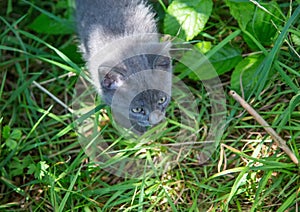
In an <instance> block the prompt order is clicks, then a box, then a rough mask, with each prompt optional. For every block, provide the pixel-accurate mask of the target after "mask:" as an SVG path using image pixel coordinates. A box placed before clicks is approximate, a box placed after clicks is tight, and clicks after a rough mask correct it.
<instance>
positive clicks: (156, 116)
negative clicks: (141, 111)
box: [149, 110, 165, 125]
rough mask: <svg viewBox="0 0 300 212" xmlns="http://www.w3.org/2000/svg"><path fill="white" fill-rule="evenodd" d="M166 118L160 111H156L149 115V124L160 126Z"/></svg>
mask: <svg viewBox="0 0 300 212" xmlns="http://www.w3.org/2000/svg"><path fill="white" fill-rule="evenodd" d="M164 117H165V115H164V113H162V112H161V111H159V110H154V111H152V112H151V113H150V115H149V122H150V124H151V125H155V124H158V123H159V122H161V120H163V118H164Z"/></svg>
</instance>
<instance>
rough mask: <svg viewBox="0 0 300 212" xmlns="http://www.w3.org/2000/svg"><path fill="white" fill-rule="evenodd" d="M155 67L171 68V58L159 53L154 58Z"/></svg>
mask: <svg viewBox="0 0 300 212" xmlns="http://www.w3.org/2000/svg"><path fill="white" fill-rule="evenodd" d="M154 67H155V68H158V69H169V68H170V67H171V58H170V57H167V56H162V55H158V56H157V57H156V59H155V60H154Z"/></svg>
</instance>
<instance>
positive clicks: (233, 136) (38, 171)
mask: <svg viewBox="0 0 300 212" xmlns="http://www.w3.org/2000/svg"><path fill="white" fill-rule="evenodd" d="M164 2H165V3H164ZM166 2H168V1H160V0H159V1H152V3H153V7H154V8H155V10H156V11H157V12H158V16H157V18H158V20H159V23H158V25H159V28H160V30H161V31H162V32H163V31H164V27H165V26H164V20H165V19H164V18H165V16H166V13H167V12H169V13H170V14H172V11H168V4H167V3H166ZM169 2H171V1H169ZM226 2H227V3H225V2H223V1H214V6H213V8H212V12H211V13H210V14H209V19H208V21H207V23H206V25H205V28H204V29H203V30H202V31H201V32H199V33H198V34H197V36H195V37H194V38H193V39H192V40H190V41H189V42H190V43H194V44H195V43H198V42H199V41H207V42H210V44H211V46H212V47H211V48H208V49H207V53H206V55H207V57H209V58H210V59H211V61H212V63H213V65H214V66H215V67H218V68H220V69H217V72H218V73H222V74H220V76H219V77H220V79H221V81H222V85H223V89H224V91H225V96H226V108H227V114H226V126H225V131H224V133H223V135H222V138H221V142H220V144H219V145H218V146H217V148H216V150H215V151H214V152H213V154H212V156H211V158H210V160H209V161H208V162H207V163H206V164H200V163H199V158H198V156H199V155H198V154H197V153H198V151H197V149H190V151H186V152H181V154H183V153H186V156H185V157H184V158H183V157H177V156H178V152H176V151H175V150H176V149H175V148H174V149H171V150H170V149H167V145H176V142H177V140H176V138H177V136H178V132H179V130H180V129H181V130H182V131H181V133H182V135H184V136H186V135H190V134H191V132H193V130H194V129H191V127H189V126H184V125H183V124H182V123H181V121H182V120H181V119H180V117H179V114H180V110H183V109H184V108H180V107H179V106H178V105H176V103H175V102H173V103H171V105H170V106H169V108H168V117H167V122H166V123H165V124H162V125H160V126H158V127H157V128H156V129H152V130H150V131H149V132H148V133H146V135H144V136H143V137H142V138H141V139H140V142H139V143H136V142H134V141H133V140H134V139H127V138H126V137H125V138H124V137H122V136H120V135H119V133H118V131H117V130H116V129H115V128H114V127H113V126H112V123H111V119H112V114H111V111H110V109H109V108H108V107H103V106H102V105H101V104H100V106H98V107H97V108H96V109H95V115H94V116H92V118H93V119H92V121H94V120H95V119H96V120H97V124H95V125H92V126H91V129H90V130H91V131H93V130H94V131H95V130H99V129H98V128H97V126H99V127H101V136H102V138H104V139H105V141H106V142H107V144H109V145H110V146H109V148H108V149H106V151H108V152H109V151H111V150H113V151H114V152H115V153H116V154H115V155H113V156H112V155H102V157H104V156H106V157H107V158H106V160H102V161H100V163H97V162H95V161H93V160H91V158H89V157H88V156H87V155H86V154H85V152H84V150H83V148H82V146H81V144H82V142H84V141H83V140H80V139H79V138H80V137H79V135H78V125H77V124H78V123H81V121H82V119H79V120H77V121H75V120H76V118H77V117H75V115H74V114H72V112H74V111H73V110H74V104H75V103H74V98H73V97H74V90H75V88H76V86H78V79H85V80H86V81H87V80H88V78H87V75H86V72H84V71H82V70H84V62H83V61H82V59H81V56H80V54H79V53H78V52H77V40H76V34H75V32H74V31H73V30H72V26H73V23H72V20H73V16H72V6H73V1H69V0H68V1H59V2H57V1H55V2H45V1H39V0H38V1H34V2H32V3H30V2H27V1H12V0H8V1H6V2H1V3H0V5H1V7H0V22H1V24H0V29H1V30H0V81H1V84H0V211H87V212H88V211H118V210H119V211H297V210H299V202H300V197H299V196H300V195H299V191H300V186H299V185H300V172H299V171H300V170H299V166H296V165H295V164H293V163H292V161H291V160H290V158H289V157H288V156H287V155H286V154H285V153H284V152H283V151H282V150H281V149H280V148H279V147H277V146H276V145H275V144H274V142H273V140H272V139H271V138H270V137H269V135H267V134H266V132H265V131H264V129H263V127H262V126H260V125H259V124H258V123H257V122H256V121H255V120H254V119H253V117H251V116H250V115H249V114H248V113H247V112H245V111H244V109H243V108H242V107H241V106H240V105H239V104H238V103H236V102H235V101H234V100H233V99H232V98H231V97H230V96H229V95H228V94H227V93H228V91H229V90H230V89H237V92H238V93H240V94H242V93H244V95H245V98H246V99H247V100H248V102H249V103H251V105H252V106H253V107H254V108H255V109H256V110H257V111H258V112H259V113H260V114H261V115H262V116H263V118H264V119H265V120H266V121H267V122H268V123H269V124H270V125H271V126H272V127H273V128H274V129H275V131H277V132H278V133H279V134H280V135H281V137H282V138H283V139H284V140H286V141H287V144H288V146H289V147H290V148H291V149H292V151H293V152H294V154H295V155H296V156H297V157H298V158H300V157H299V149H300V142H299V140H300V130H299V129H300V112H299V111H300V106H299V105H300V95H299V94H300V71H299V70H300V58H299V49H300V44H299V39H300V33H299V27H300V25H299V24H300V23H299V16H300V15H299V13H300V11H299V10H300V9H299V6H298V4H299V1H292V2H289V1H288V2H287V1H278V7H279V8H280V11H281V12H280V13H277V12H276V11H274V10H273V9H272V8H269V7H268V5H263V6H264V7H265V8H266V10H267V11H269V12H271V13H272V14H273V15H274V16H275V17H277V19H278V20H279V21H276V20H275V21H273V24H274V25H275V26H276V28H277V32H276V35H277V36H275V37H274V40H272V42H271V44H269V45H267V44H266V43H267V41H268V40H266V38H262V37H260V34H259V33H258V34H255V32H257V31H251V30H252V29H249V28H247V27H246V26H245V27H243V25H242V23H240V22H239V20H237V21H236V19H235V18H236V17H235V14H236V13H234V12H232V10H233V8H232V7H231V6H232V5H231V6H230V3H228V1H226ZM236 2H238V1H236ZM162 5H163V6H162ZM259 5H262V4H259ZM255 7H256V6H255ZM229 8H230V9H231V13H230V9H229ZM41 14H43V16H41V17H40V15H41ZM245 15H246V14H245ZM257 16H259V15H257ZM246 18H247V17H246ZM246 18H245V19H246ZM38 21H39V22H38ZM34 22H36V23H35V25H34V24H33V23H34ZM50 23H52V24H54V25H53V26H54V27H53V28H50V29H47V28H43V27H39V26H40V24H45V25H47V24H50ZM176 24H178V23H176ZM176 24H175V25H176ZM256 24H257V26H258V25H259V22H256ZM66 25H68V26H71V27H69V28H64V26H66ZM257 28H259V27H257ZM257 30H259V29H257ZM249 31H250V32H251V33H250V32H249ZM279 32H282V34H280V35H279ZM189 34H190V35H191V34H195V33H189ZM247 35H248V37H247ZM180 36H182V34H180ZM181 39H184V37H181ZM247 39H248V40H247ZM249 39H250V40H251V41H249ZM297 39H298V40H297ZM228 49H230V51H228ZM225 50H226V51H225ZM227 51H228V52H227ZM232 52H233V53H234V54H232V55H235V56H231V55H230V53H232ZM239 54H240V56H236V55H239ZM220 55H222V56H220ZM251 55H262V57H264V58H263V60H262V62H261V63H259V64H257V65H253V64H254V62H255V61H256V59H255V58H254V59H253V58H252V61H254V62H253V64H252V63H249V64H248V66H247V67H242V68H240V67H241V66H238V63H241V61H242V59H243V58H247V57H248V56H251ZM224 58H227V59H226V60H223V59H224ZM226 61H227V62H226ZM228 61H230V62H229V64H228ZM245 61H246V60H245ZM245 61H244V62H245ZM220 63H221V64H223V65H221V66H220V65H218V64H220ZM231 64H233V65H232V66H231ZM222 66H223V67H222ZM225 66H226V67H227V69H228V70H225V69H224V67H225ZM178 67H180V66H178ZM251 67H252V68H251ZM174 73H175V75H176V76H178V77H179V78H180V79H182V80H183V82H184V83H185V84H186V85H187V86H188V87H189V89H190V91H191V92H192V94H193V95H194V98H195V102H196V103H197V109H198V114H197V118H196V121H194V122H193V124H194V125H195V126H199V132H197V134H196V136H195V138H197V139H198V140H204V139H205V138H207V132H208V130H209V129H210V127H211V125H210V124H211V123H210V121H209V119H210V117H211V116H210V115H211V114H210V112H211V108H210V102H209V98H208V96H207V94H206V91H205V88H204V86H203V84H202V83H201V82H200V81H199V80H197V79H196V78H195V76H193V75H191V74H190V70H188V69H187V68H183V69H176V67H175V71H174ZM248 73H249V75H247V74H248ZM243 74H245V75H243ZM246 75H247V76H248V77H247V76H246ZM245 76H246V77H245ZM249 76H250V77H249ZM234 77H237V78H234ZM232 79H237V80H241V79H242V80H243V86H242V88H243V89H240V85H238V86H236V85H235V84H234V83H232ZM88 92H91V91H90V90H89V91H88ZM90 94H91V93H84V94H82V95H86V96H88V95H90ZM78 95H79V94H78ZM78 98H79V96H78ZM78 98H77V99H78ZM178 98H180V96H178ZM79 99H80V98H79ZM93 101H94V99H93ZM96 102H97V103H101V102H100V101H99V100H98V99H96ZM79 103H82V102H80V101H79ZM84 108H85V109H86V110H85V111H84V113H83V114H85V115H86V116H84V117H85V118H86V117H88V116H89V115H90V113H88V112H89V111H92V112H93V110H92V109H94V108H93V107H90V108H89V107H88V105H85V107H84ZM160 128H163V129H165V130H163V131H159V133H156V132H157V131H156V130H157V129H160ZM148 135H150V136H148ZM189 138H191V141H193V139H194V137H192V136H191V137H189ZM89 142H90V141H89ZM89 145H91V146H92V147H95V146H93V145H94V144H93V143H92V142H90V143H89ZM106 148H107V147H106ZM168 151H169V152H172V151H174V152H175V153H174V154H173V155H172V154H170V153H169V152H168ZM167 153H169V154H167ZM168 156H169V157H170V158H167V157H168ZM131 159H134V160H133V164H134V165H135V166H132V167H131V169H130V170H131V172H127V171H125V172H124V173H123V174H128V175H127V176H125V177H124V175H123V174H122V172H120V175H122V176H123V177H119V176H118V175H114V174H111V172H109V171H108V169H107V167H109V165H111V164H117V166H118V168H119V171H122V170H125V168H126V167H125V164H122V163H120V162H121V161H124V160H125V161H126V160H131ZM98 162H99V161H98ZM166 162H172V163H170V164H166ZM135 167H137V168H135ZM129 174H131V175H133V174H138V175H139V176H140V177H139V178H132V177H130V175H129Z"/></svg>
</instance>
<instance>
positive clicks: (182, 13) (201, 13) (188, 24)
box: [164, 0, 213, 41]
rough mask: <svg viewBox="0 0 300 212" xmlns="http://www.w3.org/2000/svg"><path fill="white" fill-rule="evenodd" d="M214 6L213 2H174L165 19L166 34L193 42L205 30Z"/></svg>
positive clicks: (185, 0) (207, 0) (205, 0)
mask: <svg viewBox="0 0 300 212" xmlns="http://www.w3.org/2000/svg"><path fill="white" fill-rule="evenodd" d="M212 6H213V2H212V0H174V1H173V2H172V3H171V4H170V5H169V7H168V9H167V14H166V16H165V18H164V32H165V33H166V34H170V35H173V36H178V37H179V38H182V39H185V40H187V41H189V40H192V39H193V38H194V37H195V36H197V35H198V34H199V33H200V32H201V31H202V30H203V29H204V27H205V24H206V22H207V21H208V19H209V16H210V14H211V11H212Z"/></svg>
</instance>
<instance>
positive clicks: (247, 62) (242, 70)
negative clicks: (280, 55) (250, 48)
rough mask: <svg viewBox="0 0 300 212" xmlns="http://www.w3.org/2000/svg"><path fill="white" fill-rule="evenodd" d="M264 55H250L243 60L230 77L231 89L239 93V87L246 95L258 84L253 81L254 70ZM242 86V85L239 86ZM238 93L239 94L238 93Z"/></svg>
mask: <svg viewBox="0 0 300 212" xmlns="http://www.w3.org/2000/svg"><path fill="white" fill-rule="evenodd" d="M264 58H265V56H264V55H252V56H248V57H246V58H244V59H243V60H242V61H241V62H240V63H239V64H238V65H237V66H236V67H235V69H234V71H233V72H232V75H231V82H230V83H231V89H232V90H235V91H241V86H242V87H243V90H244V91H245V93H246V94H247V93H248V92H250V91H251V89H253V87H255V85H256V84H257V83H258V82H257V81H253V80H254V79H256V78H255V74H256V70H257V68H258V67H259V66H260V64H261V63H262V62H263V60H264ZM241 84H242V85H241ZM239 93H240V92H239Z"/></svg>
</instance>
